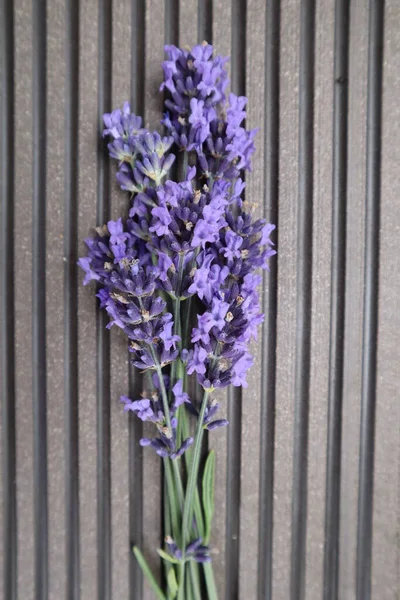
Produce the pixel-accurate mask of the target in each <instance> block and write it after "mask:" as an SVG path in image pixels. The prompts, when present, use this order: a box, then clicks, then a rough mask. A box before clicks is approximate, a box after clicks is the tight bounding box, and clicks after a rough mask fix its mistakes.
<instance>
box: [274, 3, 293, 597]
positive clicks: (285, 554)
mask: <svg viewBox="0 0 400 600" xmlns="http://www.w3.org/2000/svg"><path fill="white" fill-rule="evenodd" d="M280 35H281V40H280V50H281V53H280V56H281V60H280V99H279V100H280V119H279V135H280V157H279V158H280V162H279V186H280V187H279V215H278V223H279V234H278V235H279V248H278V250H279V253H278V269H279V279H278V317H277V357H276V360H277V364H276V397H277V403H276V424H275V473H274V477H275V480H274V536H273V573H272V597H273V598H274V600H287V599H288V598H289V597H290V592H289V588H290V585H289V581H290V578H289V573H290V535H291V525H290V508H291V491H292V474H293V469H292V463H293V451H292V447H293V446H292V440H293V390H294V359H295V357H294V347H295V323H296V311H295V306H296V296H297V292H296V253H297V244H296V223H297V204H298V202H297V188H298V116H299V115H298V93H297V92H298V85H299V83H298V75H299V69H298V65H299V57H298V48H299V7H298V2H296V1H294V0H284V1H283V2H282V3H281V21H280ZM278 399H279V401H278Z"/></svg>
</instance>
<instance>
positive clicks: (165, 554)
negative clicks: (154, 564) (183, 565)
mask: <svg viewBox="0 0 400 600" xmlns="http://www.w3.org/2000/svg"><path fill="white" fill-rule="evenodd" d="M157 552H158V554H159V555H160V556H161V558H162V559H163V560H166V561H167V562H169V563H172V564H173V565H178V564H179V560H178V559H176V558H174V557H173V556H171V555H170V554H168V552H165V551H164V550H161V548H159V549H158V550H157Z"/></svg>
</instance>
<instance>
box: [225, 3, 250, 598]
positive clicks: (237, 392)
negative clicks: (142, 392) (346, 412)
mask: <svg viewBox="0 0 400 600" xmlns="http://www.w3.org/2000/svg"><path fill="white" fill-rule="evenodd" d="M246 23H247V2H246V0H233V1H232V31H231V90H232V92H234V93H235V94H237V95H239V96H240V95H245V94H246ZM227 418H228V421H229V428H228V436H227V457H228V460H227V466H226V539H225V560H226V564H225V580H226V581H225V586H226V592H225V594H226V598H237V597H238V595H239V535H240V502H241V489H240V487H241V486H240V467H241V434H240V430H241V419H242V389H241V388H236V387H232V386H230V387H229V388H228V406H227Z"/></svg>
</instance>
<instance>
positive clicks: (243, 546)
mask: <svg viewBox="0 0 400 600" xmlns="http://www.w3.org/2000/svg"><path fill="white" fill-rule="evenodd" d="M246 27H247V31H246V39H247V40H248V42H247V45H246V95H247V97H248V105H247V119H246V128H247V129H253V128H256V127H257V128H259V131H258V133H257V136H256V140H255V144H256V152H255V154H254V155H253V160H252V172H251V173H249V174H246V190H245V194H246V199H247V200H248V201H249V202H252V203H254V205H255V209H254V218H255V219H256V218H260V217H262V216H263V209H264V202H263V200H264V198H263V195H264V154H263V147H262V143H263V139H264V80H263V75H264V58H265V53H264V43H262V42H261V41H260V40H262V37H263V32H264V27H265V3H264V2H263V1H262V0H261V1H260V2H249V4H248V7H247V19H246ZM260 292H261V290H260ZM260 333H261V332H260ZM251 352H252V354H253V356H254V363H255V364H254V365H253V367H252V368H251V370H250V372H249V374H248V377H247V380H248V384H249V387H248V388H246V389H244V390H243V391H242V396H243V404H242V418H241V441H240V446H241V456H240V469H241V473H240V489H241V498H240V529H239V534H240V537H239V568H238V571H239V573H240V579H239V598H256V597H257V568H258V561H257V558H258V541H259V535H262V534H261V532H259V523H258V507H259V486H258V485H257V483H256V482H257V480H258V476H259V473H260V455H259V451H258V450H259V446H260V433H261V432H260V426H259V423H260V405H261V394H260V390H261V360H262V357H261V344H260V343H259V340H258V341H257V342H254V343H253V344H252V349H251Z"/></svg>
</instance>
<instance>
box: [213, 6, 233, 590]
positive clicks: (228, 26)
mask: <svg viewBox="0 0 400 600" xmlns="http://www.w3.org/2000/svg"><path fill="white" fill-rule="evenodd" d="M231 16H232V15H231V5H230V3H227V2H224V1H223V0H215V1H214V2H213V36H214V39H213V46H214V48H215V51H216V52H217V53H218V54H221V55H222V56H230V54H231V33H232V23H231ZM229 70H230V66H228V71H229ZM219 402H220V407H221V408H220V411H221V418H226V414H227V394H226V392H224V393H221V394H220V395H219ZM227 435H228V433H227V430H226V428H222V429H220V430H217V431H215V432H213V433H211V434H210V435H209V437H208V439H209V448H210V450H215V454H216V472H215V506H216V511H215V515H214V520H213V532H212V539H211V546H212V548H213V549H214V550H215V552H216V554H215V556H214V558H213V563H214V570H215V580H216V585H217V590H218V596H219V598H220V599H221V600H223V599H225V587H226V586H225V567H226V564H225V563H226V560H225V558H226V555H225V538H226V471H227V469H226V465H227Z"/></svg>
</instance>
